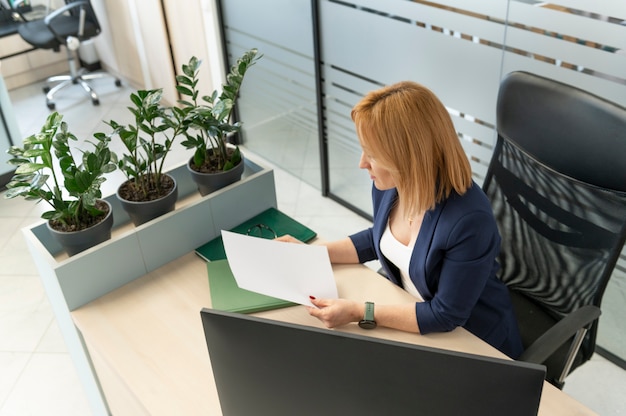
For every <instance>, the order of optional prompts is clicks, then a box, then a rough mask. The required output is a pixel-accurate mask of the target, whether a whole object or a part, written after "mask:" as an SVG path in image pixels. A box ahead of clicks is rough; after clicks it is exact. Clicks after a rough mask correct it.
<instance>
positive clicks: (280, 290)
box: [222, 230, 338, 306]
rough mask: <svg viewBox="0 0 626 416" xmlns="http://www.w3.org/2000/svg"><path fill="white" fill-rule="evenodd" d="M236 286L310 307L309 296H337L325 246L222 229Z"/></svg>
mask: <svg viewBox="0 0 626 416" xmlns="http://www.w3.org/2000/svg"><path fill="white" fill-rule="evenodd" d="M222 240H223V242H224V250H225V251H226V258H227V259H228V264H229V266H230V269H231V270H232V272H233V276H234V277H235V280H236V281H237V285H238V286H239V287H240V288H242V289H246V290H250V291H252V292H257V293H261V294H263V295H267V296H273V297H275V298H279V299H284V300H288V301H290V302H294V303H299V304H301V305H309V306H313V304H312V303H311V300H310V299H309V296H315V297H316V298H318V299H322V298H333V299H334V298H337V297H338V295H337V286H336V284H335V278H334V276H333V270H332V267H331V265H330V259H329V258H328V250H327V249H326V247H324V246H315V245H308V244H294V243H285V242H282V241H276V240H268V239H264V238H259V237H252V236H248V235H243V234H237V233H233V232H230V231H224V230H222Z"/></svg>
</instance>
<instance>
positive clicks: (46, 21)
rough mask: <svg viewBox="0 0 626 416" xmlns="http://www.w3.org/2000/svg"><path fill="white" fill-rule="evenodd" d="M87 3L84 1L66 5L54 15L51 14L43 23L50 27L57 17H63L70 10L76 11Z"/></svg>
mask: <svg viewBox="0 0 626 416" xmlns="http://www.w3.org/2000/svg"><path fill="white" fill-rule="evenodd" d="M87 3H88V2H87V1H85V0H82V1H75V2H72V3H70V4H66V5H65V6H63V7H60V8H58V9H55V10H54V11H53V12H52V13H50V14H49V15H47V16H46V17H44V19H43V21H44V23H45V24H46V26H50V23H51V22H52V21H53V20H54V19H56V18H57V17H59V16H60V15H62V14H63V13H65V12H67V11H68V10H72V9H75V8H76V7H82V6H84V5H86V4H87Z"/></svg>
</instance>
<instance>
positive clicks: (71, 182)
mask: <svg viewBox="0 0 626 416" xmlns="http://www.w3.org/2000/svg"><path fill="white" fill-rule="evenodd" d="M62 120H63V116H62V115H61V114H59V113H57V112H54V113H52V114H50V115H49V116H48V118H47V119H46V121H45V123H44V125H43V126H42V128H41V131H40V132H39V133H36V134H34V135H32V136H30V137H27V138H26V139H24V141H23V147H18V146H12V147H11V148H10V149H9V150H8V153H9V154H10V155H11V156H13V159H10V160H9V161H8V163H10V164H12V165H15V166H17V168H16V170H15V174H14V176H13V177H12V178H11V181H10V182H9V183H8V184H7V188H8V190H7V192H6V193H5V197H6V198H15V197H18V196H21V197H24V198H25V199H29V200H38V201H45V202H47V203H48V204H49V205H50V206H51V207H52V210H50V211H46V212H44V213H43V214H42V215H41V217H42V218H43V219H47V220H50V222H51V226H53V227H55V228H57V229H59V230H61V231H78V230H81V229H85V228H88V227H89V226H91V225H94V224H96V223H98V222H99V218H100V217H104V216H105V215H106V212H104V211H103V210H101V209H100V208H98V205H97V200H98V199H99V198H101V197H102V192H101V190H100V187H101V185H102V183H103V182H104V181H105V180H106V178H105V177H104V174H106V173H109V172H112V171H114V170H115V169H116V162H117V160H116V156H115V154H114V153H111V151H110V150H109V147H108V145H109V139H108V138H106V137H99V138H96V139H97V141H96V142H95V143H94V142H90V141H87V143H90V144H91V145H93V147H94V150H93V151H89V150H79V149H77V151H79V152H82V158H80V160H77V159H75V157H74V155H72V152H71V146H70V140H74V141H76V140H77V138H76V136H75V135H74V134H72V133H70V131H69V130H68V125H67V123H65V122H64V121H62ZM50 179H51V181H50ZM64 190H65V192H64ZM66 194H68V195H69V198H68V197H66V196H65V195H66Z"/></svg>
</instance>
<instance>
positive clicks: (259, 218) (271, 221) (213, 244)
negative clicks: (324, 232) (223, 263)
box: [196, 208, 317, 261]
mask: <svg viewBox="0 0 626 416" xmlns="http://www.w3.org/2000/svg"><path fill="white" fill-rule="evenodd" d="M258 224H263V225H264V226H267V227H269V228H270V229H271V230H273V231H274V232H276V235H278V236H281V235H284V234H290V235H292V236H293V237H295V238H297V239H298V240H300V241H303V242H305V243H307V242H309V241H311V240H312V239H314V238H315V237H316V235H317V234H316V233H315V231H313V230H311V229H310V228H308V227H306V226H305V225H303V224H301V223H299V222H298V221H296V220H294V219H293V218H291V217H289V216H288V215H286V214H284V213H282V212H280V211H279V210H277V209H276V208H269V209H267V210H265V211H263V212H262V213H260V214H259V215H256V216H254V217H252V218H250V219H249V220H247V221H244V222H243V223H241V224H239V225H238V226H236V227H235V228H233V229H232V230H230V231H232V232H234V233H239V234H247V232H248V230H250V231H251V233H250V235H253V236H256V237H264V238H274V234H273V233H272V232H271V231H269V230H268V229H267V228H263V229H261V228H258V227H255V226H256V225H258ZM196 254H198V255H199V256H200V257H202V258H204V259H205V260H207V261H214V260H222V259H225V258H226V252H225V251H224V243H223V241H222V236H219V237H216V238H214V239H213V240H211V241H209V242H208V243H205V244H203V245H201V246H200V247H198V248H196Z"/></svg>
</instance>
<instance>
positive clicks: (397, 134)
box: [351, 81, 472, 216]
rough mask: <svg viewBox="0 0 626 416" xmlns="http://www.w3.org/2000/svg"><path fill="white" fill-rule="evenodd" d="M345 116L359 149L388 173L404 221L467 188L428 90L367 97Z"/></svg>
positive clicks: (464, 162)
mask: <svg viewBox="0 0 626 416" xmlns="http://www.w3.org/2000/svg"><path fill="white" fill-rule="evenodd" d="M351 116H352V120H353V121H354V123H355V126H356V131H357V134H358V136H359V140H360V141H361V145H362V146H363V147H364V148H367V149H368V151H370V152H371V154H372V156H373V157H374V158H375V160H376V163H378V164H380V165H381V166H383V167H384V168H386V169H387V170H389V171H390V174H391V175H392V177H393V179H394V181H395V184H396V187H397V189H398V193H399V195H400V196H401V198H400V204H401V205H402V206H401V208H402V210H403V212H404V213H405V214H406V215H409V216H412V215H415V214H418V213H420V212H423V211H426V210H429V209H432V208H434V207H435V204H436V203H438V202H441V201H442V200H443V199H445V198H447V197H448V196H449V195H450V193H451V192H452V190H454V191H455V192H456V193H458V194H460V195H462V194H464V193H465V191H467V189H468V188H469V187H470V186H471V185H472V171H471V167H470V164H469V161H468V159H467V156H466V155H465V152H464V150H463V147H462V146H461V143H460V141H459V137H458V136H457V133H456V130H455V128H454V125H453V124H452V120H451V118H450V114H449V113H448V111H447V110H446V108H445V107H444V105H443V104H442V103H441V101H439V99H438V98H437V97H436V96H435V94H434V93H433V92H432V91H430V90H429V89H428V88H426V87H424V86H422V85H420V84H417V83H415V82H412V81H403V82H399V83H396V84H393V85H389V86H387V87H384V88H381V89H378V90H375V91H372V92H370V93H368V94H367V95H366V96H365V97H364V98H363V99H362V100H361V101H360V102H359V103H358V104H357V105H355V106H354V108H353V109H352V113H351Z"/></svg>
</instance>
